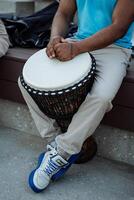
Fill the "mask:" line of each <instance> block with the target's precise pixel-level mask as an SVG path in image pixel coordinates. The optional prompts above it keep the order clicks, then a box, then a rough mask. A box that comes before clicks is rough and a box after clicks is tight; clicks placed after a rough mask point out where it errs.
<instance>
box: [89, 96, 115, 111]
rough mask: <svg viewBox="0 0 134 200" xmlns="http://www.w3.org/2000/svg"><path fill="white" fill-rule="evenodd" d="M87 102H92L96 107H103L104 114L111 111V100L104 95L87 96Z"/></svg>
mask: <svg viewBox="0 0 134 200" xmlns="http://www.w3.org/2000/svg"><path fill="white" fill-rule="evenodd" d="M88 98H90V99H89V100H90V101H91V100H93V102H94V103H95V104H97V105H98V106H101V107H104V109H105V110H106V112H108V111H110V110H111V109H112V107H113V106H112V98H111V97H109V96H106V95H101V94H88Z"/></svg>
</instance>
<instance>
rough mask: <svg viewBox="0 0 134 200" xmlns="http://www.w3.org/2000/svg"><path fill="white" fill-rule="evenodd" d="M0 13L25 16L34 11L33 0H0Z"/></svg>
mask: <svg viewBox="0 0 134 200" xmlns="http://www.w3.org/2000/svg"><path fill="white" fill-rule="evenodd" d="M0 13H13V14H14V15H17V16H27V15H31V14H33V13H34V0H13V1H11V0H6V1H4V0H0Z"/></svg>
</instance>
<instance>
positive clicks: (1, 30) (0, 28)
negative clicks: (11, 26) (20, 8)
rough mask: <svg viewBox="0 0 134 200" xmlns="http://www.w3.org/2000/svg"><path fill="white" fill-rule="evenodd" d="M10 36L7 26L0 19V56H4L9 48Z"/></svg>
mask: <svg viewBox="0 0 134 200" xmlns="http://www.w3.org/2000/svg"><path fill="white" fill-rule="evenodd" d="M9 44H10V42H9V38H8V34H7V32H6V29H5V26H4V24H3V23H2V21H1V20H0V57H2V56H4V55H5V53H6V52H7V50H8V48H9Z"/></svg>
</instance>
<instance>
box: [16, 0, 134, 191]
mask: <svg viewBox="0 0 134 200" xmlns="http://www.w3.org/2000/svg"><path fill="white" fill-rule="evenodd" d="M76 11H77V14H78V31H77V32H76V33H75V34H74V36H73V37H72V38H71V39H67V40H65V39H64V38H65V36H66V34H67V31H68V25H69V24H70V22H71V21H72V19H73V17H74V14H75V13H76ZM133 21H134V0H110V1H109V0H61V1H60V4H59V8H58V11H57V13H56V15H55V17H54V21H53V25H52V31H51V38H50V42H49V44H48V46H47V55H48V57H49V58H50V59H54V58H56V59H58V60H60V61H68V60H71V59H73V58H74V57H76V56H77V55H79V54H81V53H85V52H91V54H92V55H93V56H94V57H95V59H96V63H97V78H96V80H95V82H94V85H93V87H92V90H91V92H90V93H89V94H88V95H87V97H86V99H85V101H84V102H83V103H82V104H81V106H80V108H79V110H78V112H77V113H76V114H75V115H74V117H73V119H72V122H71V124H70V125H69V127H68V130H67V132H66V133H64V134H58V133H59V132H58V131H59V129H58V128H57V129H56V127H55V124H54V123H55V122H54V120H52V119H50V118H47V117H46V116H45V115H43V113H42V112H41V111H40V110H39V109H38V107H37V105H36V104H35V102H34V101H33V100H32V99H31V98H30V96H29V95H28V94H27V92H26V91H25V89H24V88H23V87H22V85H21V84H20V82H19V86H20V89H21V91H22V93H23V96H24V98H25V100H26V102H27V104H28V107H29V109H30V111H31V114H32V116H33V119H34V121H35V123H36V125H37V128H38V130H39V132H40V134H41V135H42V136H43V137H47V138H48V137H51V136H52V135H53V133H54V132H55V131H56V130H57V136H55V140H54V142H53V143H52V144H50V145H49V146H48V150H47V152H46V153H44V154H42V155H41V156H40V158H39V163H38V166H37V168H36V169H35V170H34V171H32V173H31V174H30V177H29V184H30V187H31V188H32V189H33V190H34V191H35V192H41V191H43V190H44V189H45V188H46V187H47V186H48V184H49V183H50V181H51V180H54V179H58V178H59V177H60V176H62V175H63V174H64V173H65V172H66V171H67V169H68V168H69V167H70V166H71V164H73V163H74V162H75V160H76V159H77V157H78V155H79V152H80V150H81V147H82V144H83V142H84V141H85V140H86V139H87V138H88V137H89V136H91V135H92V134H93V132H94V131H95V129H96V128H97V126H98V125H99V124H100V122H101V120H102V118H103V116H104V114H105V113H106V112H108V111H110V110H111V109H112V100H113V99H114V97H115V95H116V93H117V91H118V89H119V88H120V86H121V83H122V80H123V78H124V77H125V75H126V69H127V66H128V62H129V59H130V56H131V47H132V44H131V39H132V31H133V27H132V26H133Z"/></svg>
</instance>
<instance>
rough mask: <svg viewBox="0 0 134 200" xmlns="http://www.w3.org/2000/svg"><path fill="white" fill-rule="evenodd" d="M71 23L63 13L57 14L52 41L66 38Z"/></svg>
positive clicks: (52, 31) (53, 25)
mask: <svg viewBox="0 0 134 200" xmlns="http://www.w3.org/2000/svg"><path fill="white" fill-rule="evenodd" d="M69 23H70V19H67V18H66V16H65V15H63V14H62V13H61V12H57V13H56V15H55V17H54V20H53V24H52V30H51V37H50V39H51V38H53V37H56V36H61V37H63V38H64V37H65V36H66V34H67V32H68V27H69Z"/></svg>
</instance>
